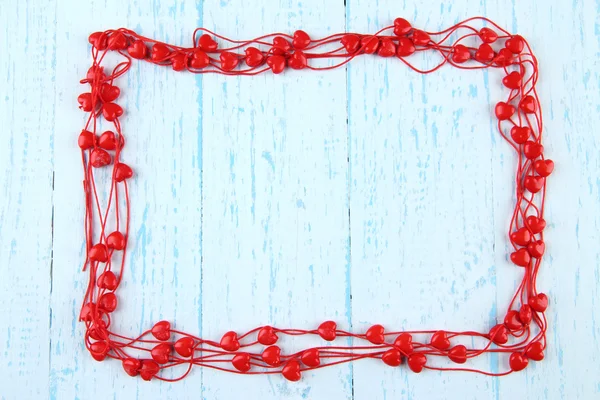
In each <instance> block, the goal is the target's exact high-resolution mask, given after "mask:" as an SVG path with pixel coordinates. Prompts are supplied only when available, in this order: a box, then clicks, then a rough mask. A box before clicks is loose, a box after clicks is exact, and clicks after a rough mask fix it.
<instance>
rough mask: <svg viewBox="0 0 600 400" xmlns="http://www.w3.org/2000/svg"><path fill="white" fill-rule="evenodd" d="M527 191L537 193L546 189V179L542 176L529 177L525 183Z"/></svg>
mask: <svg viewBox="0 0 600 400" xmlns="http://www.w3.org/2000/svg"><path fill="white" fill-rule="evenodd" d="M523 185H524V186H525V189H527V190H529V191H530V192H531V193H537V192H539V191H540V190H542V188H543V187H544V178H543V177H541V176H534V175H527V176H526V177H525V180H524V181H523Z"/></svg>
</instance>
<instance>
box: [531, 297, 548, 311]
mask: <svg viewBox="0 0 600 400" xmlns="http://www.w3.org/2000/svg"><path fill="white" fill-rule="evenodd" d="M527 304H529V306H530V307H531V308H532V309H533V310H535V311H537V312H544V311H546V308H548V296H546V295H545V294H544V293H538V294H537V295H535V296H530V297H529V300H528V301H527Z"/></svg>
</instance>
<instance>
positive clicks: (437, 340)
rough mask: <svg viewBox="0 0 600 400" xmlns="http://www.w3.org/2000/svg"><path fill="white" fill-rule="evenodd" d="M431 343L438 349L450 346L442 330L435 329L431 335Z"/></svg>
mask: <svg viewBox="0 0 600 400" xmlns="http://www.w3.org/2000/svg"><path fill="white" fill-rule="evenodd" d="M430 343H431V345H432V346H433V347H435V348H436V349H439V350H446V349H448V348H450V340H448V336H447V335H446V332H444V331H437V332H435V333H434V334H433V335H432V336H431V341H430Z"/></svg>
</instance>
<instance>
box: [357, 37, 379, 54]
mask: <svg viewBox="0 0 600 400" xmlns="http://www.w3.org/2000/svg"><path fill="white" fill-rule="evenodd" d="M360 46H361V49H362V51H363V53H365V54H374V53H375V52H376V51H377V49H378V48H379V38H378V37H377V36H365V37H363V38H362V39H361V40H360Z"/></svg>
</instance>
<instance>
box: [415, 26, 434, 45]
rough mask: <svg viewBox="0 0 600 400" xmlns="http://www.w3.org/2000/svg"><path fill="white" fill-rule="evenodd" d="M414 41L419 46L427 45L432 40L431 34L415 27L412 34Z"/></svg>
mask: <svg viewBox="0 0 600 400" xmlns="http://www.w3.org/2000/svg"><path fill="white" fill-rule="evenodd" d="M412 40H413V43H414V44H415V45H417V46H426V45H428V44H429V42H430V41H431V38H430V37H429V34H428V33H426V32H423V31H421V30H419V29H415V30H414V31H413V35H412Z"/></svg>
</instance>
